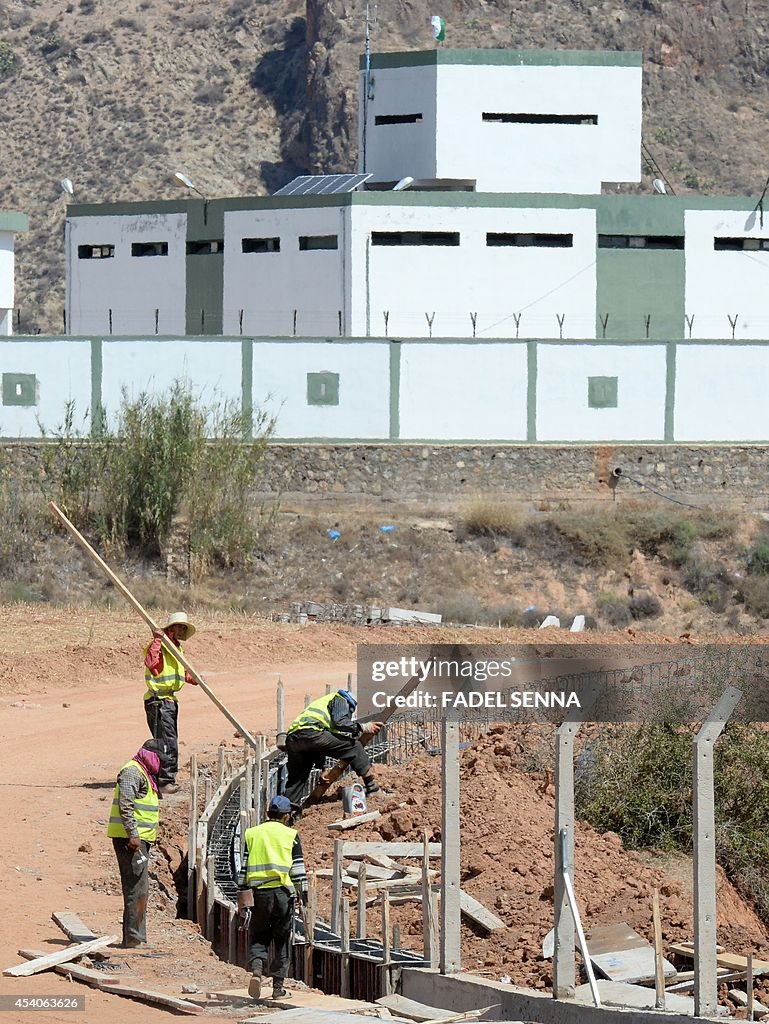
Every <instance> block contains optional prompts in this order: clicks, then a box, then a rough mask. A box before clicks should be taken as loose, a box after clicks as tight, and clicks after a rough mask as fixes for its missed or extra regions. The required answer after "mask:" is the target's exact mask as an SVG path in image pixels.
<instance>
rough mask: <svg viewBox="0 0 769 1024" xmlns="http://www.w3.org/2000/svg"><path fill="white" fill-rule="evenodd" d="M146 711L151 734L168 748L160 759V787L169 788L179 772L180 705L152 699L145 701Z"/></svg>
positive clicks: (174, 702)
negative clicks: (178, 726) (177, 723)
mask: <svg viewBox="0 0 769 1024" xmlns="http://www.w3.org/2000/svg"><path fill="white" fill-rule="evenodd" d="M144 711H145V714H146V715H147V725H148V726H149V727H150V732H151V733H152V735H153V737H154V738H155V739H156V740H160V742H161V743H162V744H163V745H164V746H165V748H166V749H165V754H164V755H163V757H161V758H160V771H159V772H158V786H167V785H168V784H169V783H172V782H176V773H177V772H178V771H179V734H178V732H177V730H176V722H177V719H178V717H179V705H178V704H177V703H176V701H175V700H156V699H155V698H154V697H152V698H151V699H150V700H145V702H144Z"/></svg>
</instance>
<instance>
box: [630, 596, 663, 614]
mask: <svg viewBox="0 0 769 1024" xmlns="http://www.w3.org/2000/svg"><path fill="white" fill-rule="evenodd" d="M629 608H630V614H631V615H632V616H633V618H634V619H653V618H656V617H657V616H658V615H661V614H662V605H661V603H660V601H659V599H658V598H657V597H655V596H654V594H651V593H649V592H648V591H646V592H644V593H641V594H634V595H633V596H632V598H631V599H630V603H629Z"/></svg>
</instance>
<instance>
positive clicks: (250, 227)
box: [66, 49, 769, 340]
mask: <svg viewBox="0 0 769 1024" xmlns="http://www.w3.org/2000/svg"><path fill="white" fill-rule="evenodd" d="M366 79H367V76H366V72H365V71H364V70H362V71H361V117H360V126H361V127H360V153H361V167H362V168H365V170H366V171H367V172H368V173H369V174H370V175H371V177H370V179H369V181H368V182H367V183H366V184H365V186H364V188H362V189H359V190H358V191H354V192H352V193H348V194H345V195H309V196H297V197H294V196H278V197H246V198H234V199H212V200H210V201H203V200H199V199H190V200H183V201H175V202H153V203H113V204H102V205H97V206H82V205H80V206H79V205H71V206H70V207H69V214H68V219H67V233H66V238H67V278H68V280H67V322H68V325H69V332H70V333H73V334H91V333H95V332H99V333H108V334H109V333H111V334H139V333H145V332H148V333H150V334H153V335H154V334H160V335H177V334H187V335H190V334H192V335H212V334H213V335H221V334H224V335H241V334H243V335H249V336H283V337H317V336H319V335H328V336H330V337H339V336H344V337H371V336H374V337H382V336H386V337H404V338H419V337H453V338H458V337H479V338H511V339H512V338H543V339H544V338H581V339H585V338H598V339H615V340H616V339H634V338H639V339H646V338H656V339H667V338H684V337H699V338H721V337H734V338H735V339H758V338H766V337H767V336H769V290H767V288H766V287H765V278H766V272H767V269H769V221H768V222H767V224H766V226H764V224H763V214H762V211H761V209H760V208H759V207H758V206H757V200H756V199H755V198H744V199H740V198H724V197H707V198H706V197H700V196H695V197H692V196H687V197H676V196H673V195H659V194H649V195H631V194H626V193H623V192H622V191H621V188H622V185H623V183H637V182H638V181H639V180H640V178H641V167H640V152H641V54H640V53H618V52H611V53H606V52H574V51H535V52H528V51H506V50H443V49H439V50H431V51H427V52H424V53H391V54H375V55H373V57H372V59H371V63H370V73H369V75H368V79H367V80H366ZM405 177H409V178H413V179H414V180H413V182H412V184H411V186H410V187H409V188H408V189H406V190H404V191H392V186H393V185H394V184H395V183H396V182H398V181H399V180H400V179H403V178H405ZM618 188H619V189H620V191H619V192H618V191H617V189H618Z"/></svg>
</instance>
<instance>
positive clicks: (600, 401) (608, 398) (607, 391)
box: [587, 377, 617, 409]
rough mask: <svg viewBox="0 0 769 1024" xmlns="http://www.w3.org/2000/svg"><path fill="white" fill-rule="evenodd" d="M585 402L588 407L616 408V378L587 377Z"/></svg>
mask: <svg viewBox="0 0 769 1024" xmlns="http://www.w3.org/2000/svg"><path fill="white" fill-rule="evenodd" d="M587 404H588V408H590V409H616V408H617V378H616V377H588V378H587Z"/></svg>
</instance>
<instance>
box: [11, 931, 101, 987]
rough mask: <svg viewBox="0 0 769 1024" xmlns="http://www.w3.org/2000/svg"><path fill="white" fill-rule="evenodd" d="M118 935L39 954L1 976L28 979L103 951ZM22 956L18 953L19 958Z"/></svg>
mask: <svg viewBox="0 0 769 1024" xmlns="http://www.w3.org/2000/svg"><path fill="white" fill-rule="evenodd" d="M118 938H119V936H118V935H104V936H102V938H100V939H92V940H91V941H90V942H78V943H77V944H76V945H74V946H64V947H63V949H59V950H57V951H56V952H55V953H47V954H43V953H40V954H39V955H38V956H37V957H36V958H35V959H34V960H30V961H29V963H26V964H17V965H16V966H15V967H6V969H5V970H4V971H3V974H5V975H7V976H8V977H10V978H28V977H29V976H30V975H31V974H38V973H39V972H40V971H47V970H48V968H49V967H55V966H56V965H57V964H66V963H67V962H68V961H69V960H77V958H78V957H79V956H83V954H84V953H90V952H92V951H94V950H97V949H104V947H105V946H109V944H110V943H111V942H117V940H118ZM22 955H23V954H22V953H21V952H19V956H22Z"/></svg>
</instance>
